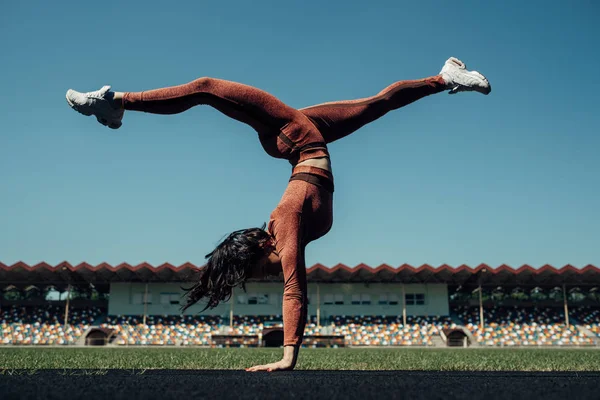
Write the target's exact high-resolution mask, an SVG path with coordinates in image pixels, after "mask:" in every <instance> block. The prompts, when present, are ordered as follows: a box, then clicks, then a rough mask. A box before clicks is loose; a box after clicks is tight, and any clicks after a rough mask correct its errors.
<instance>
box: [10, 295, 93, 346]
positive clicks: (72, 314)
mask: <svg viewBox="0 0 600 400" xmlns="http://www.w3.org/2000/svg"><path fill="white" fill-rule="evenodd" d="M100 315H101V311H100V309H99V308H96V307H91V308H83V309H76V308H73V309H71V310H70V311H69V323H68V324H67V325H66V326H65V325H64V308H62V307H57V306H52V305H50V306H46V307H19V306H11V307H9V308H7V309H3V310H2V312H1V313H0V328H1V329H0V343H2V344H19V345H72V344H75V342H76V341H77V339H79V337H81V335H82V334H83V333H84V332H85V331H86V329H87V328H88V327H89V326H90V325H91V324H92V323H93V322H94V321H95V320H96V319H97V318H98V317H99V316H100Z"/></svg>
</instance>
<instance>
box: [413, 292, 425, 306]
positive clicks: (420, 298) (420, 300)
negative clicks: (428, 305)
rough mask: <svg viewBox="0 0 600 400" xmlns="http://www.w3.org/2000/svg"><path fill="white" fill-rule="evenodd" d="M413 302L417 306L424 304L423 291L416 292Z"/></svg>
mask: <svg viewBox="0 0 600 400" xmlns="http://www.w3.org/2000/svg"><path fill="white" fill-rule="evenodd" d="M415 303H416V304H417V305H418V306H422V305H425V295H424V294H423V293H417V294H415Z"/></svg>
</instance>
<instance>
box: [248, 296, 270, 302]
mask: <svg viewBox="0 0 600 400" xmlns="http://www.w3.org/2000/svg"><path fill="white" fill-rule="evenodd" d="M248 304H269V295H268V294H258V293H249V294H248Z"/></svg>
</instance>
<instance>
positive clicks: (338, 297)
mask: <svg viewBox="0 0 600 400" xmlns="http://www.w3.org/2000/svg"><path fill="white" fill-rule="evenodd" d="M335 304H337V305H342V304H344V295H343V294H341V293H340V294H336V295H335Z"/></svg>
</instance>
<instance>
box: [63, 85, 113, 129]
mask: <svg viewBox="0 0 600 400" xmlns="http://www.w3.org/2000/svg"><path fill="white" fill-rule="evenodd" d="M109 89H110V86H103V87H102V89H100V90H96V91H95V92H87V93H80V92H77V91H75V90H73V89H69V90H67V95H66V98H67V103H69V106H70V107H71V108H72V109H73V110H75V111H77V112H79V113H81V114H83V115H88V116H89V115H95V116H96V119H97V120H98V122H100V123H101V124H102V125H105V126H108V127H109V128H112V129H118V128H120V127H121V125H122V122H121V120H122V119H123V113H124V110H123V107H122V106H121V103H120V101H119V100H116V99H115V93H114V92H111V91H109Z"/></svg>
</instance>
